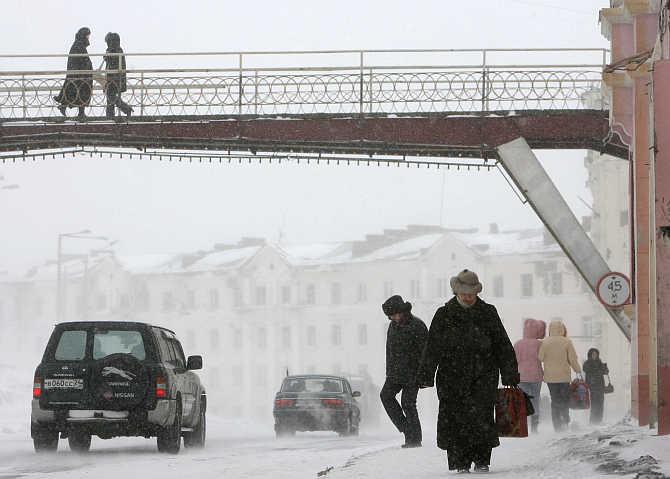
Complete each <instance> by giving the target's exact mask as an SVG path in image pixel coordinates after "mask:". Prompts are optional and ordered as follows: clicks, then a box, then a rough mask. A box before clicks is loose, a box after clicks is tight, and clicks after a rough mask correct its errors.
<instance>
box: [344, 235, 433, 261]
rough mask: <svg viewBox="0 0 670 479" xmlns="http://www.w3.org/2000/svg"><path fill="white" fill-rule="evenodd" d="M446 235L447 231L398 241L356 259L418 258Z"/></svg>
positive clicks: (400, 259) (401, 259)
mask: <svg viewBox="0 0 670 479" xmlns="http://www.w3.org/2000/svg"><path fill="white" fill-rule="evenodd" d="M444 236H445V233H434V234H428V235H421V236H416V237H414V238H410V239H406V240H403V241H398V242H397V243H393V244H391V245H389V246H385V247H383V248H379V249H377V250H375V251H373V252H371V253H368V254H366V255H364V256H361V257H359V258H356V261H380V260H396V261H404V260H411V259H416V258H418V257H420V256H421V255H423V254H424V253H426V251H428V250H429V249H430V248H432V247H433V246H434V245H435V244H436V243H437V242H438V241H440V240H441V239H442V238H444Z"/></svg>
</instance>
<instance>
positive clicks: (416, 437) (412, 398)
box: [379, 379, 422, 443]
mask: <svg viewBox="0 0 670 479" xmlns="http://www.w3.org/2000/svg"><path fill="white" fill-rule="evenodd" d="M401 391H402V395H401V396H400V403H398V400H397V399H396V396H397V395H398V393H399V392H401ZM418 393H419V388H418V386H414V385H413V386H409V385H402V384H396V383H394V382H393V381H390V380H389V379H387V380H386V382H385V383H384V387H382V391H381V394H380V395H379V397H380V398H381V400H382V404H383V405H384V409H386V414H388V416H389V418H391V421H392V422H393V424H394V425H395V427H397V428H398V431H400V432H402V433H404V434H405V442H406V443H417V442H421V439H422V436H421V422H420V421H419V413H418V411H417V410H416V396H417V394H418Z"/></svg>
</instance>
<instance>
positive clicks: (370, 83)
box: [368, 68, 373, 113]
mask: <svg viewBox="0 0 670 479" xmlns="http://www.w3.org/2000/svg"><path fill="white" fill-rule="evenodd" d="M369 75H370V77H369V78H368V97H369V103H370V113H373V106H372V68H370V70H369Z"/></svg>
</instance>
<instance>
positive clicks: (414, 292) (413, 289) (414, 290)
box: [409, 279, 421, 298]
mask: <svg viewBox="0 0 670 479" xmlns="http://www.w3.org/2000/svg"><path fill="white" fill-rule="evenodd" d="M409 294H410V297H412V298H420V297H421V281H419V280H418V279H413V280H411V281H410V282H409Z"/></svg>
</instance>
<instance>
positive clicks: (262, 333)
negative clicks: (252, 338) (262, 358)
mask: <svg viewBox="0 0 670 479" xmlns="http://www.w3.org/2000/svg"><path fill="white" fill-rule="evenodd" d="M257 339H258V348H259V349H263V350H264V349H265V348H267V347H268V332H267V330H266V329H265V328H258V337H257Z"/></svg>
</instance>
